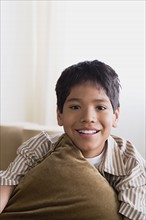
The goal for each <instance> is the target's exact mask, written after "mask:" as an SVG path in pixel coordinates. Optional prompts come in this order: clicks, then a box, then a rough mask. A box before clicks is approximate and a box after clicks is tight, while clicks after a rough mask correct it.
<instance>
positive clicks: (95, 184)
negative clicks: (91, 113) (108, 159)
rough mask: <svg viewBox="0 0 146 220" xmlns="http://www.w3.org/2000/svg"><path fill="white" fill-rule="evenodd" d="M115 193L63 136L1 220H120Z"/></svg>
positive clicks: (22, 184) (24, 182)
mask: <svg viewBox="0 0 146 220" xmlns="http://www.w3.org/2000/svg"><path fill="white" fill-rule="evenodd" d="M118 208H119V202H118V200H117V196H116V193H115V192H114V191H113V189H112V188H111V186H110V185H109V183H108V182H107V181H106V179H105V178H103V177H102V176H101V175H100V174H99V172H98V171H97V170H96V169H95V168H94V167H93V166H92V165H90V164H89V162H88V161H86V159H85V158H84V157H83V156H82V154H81V152H80V151H79V150H78V149H77V148H76V147H75V146H74V145H73V143H72V142H71V141H70V139H69V138H68V137H67V136H66V135H64V136H62V138H61V139H60V140H59V141H58V143H57V144H56V147H55V150H54V151H52V152H51V153H50V154H48V155H47V157H46V159H45V160H44V161H43V162H41V163H40V164H39V165H38V166H36V167H35V168H33V169H32V170H31V171H30V172H29V173H28V174H27V175H26V176H25V177H24V178H23V179H22V181H21V182H20V184H19V185H18V186H17V187H16V189H15V190H14V193H13V195H12V197H11V199H10V200H9V203H8V205H7V207H6V208H5V210H4V211H3V213H2V214H1V216H0V217H1V218H0V219H3V220H5V219H7V220H11V219H14V220H17V219H19V220H21V219H27V220H33V219H35V220H119V219H121V216H120V215H119V214H118Z"/></svg>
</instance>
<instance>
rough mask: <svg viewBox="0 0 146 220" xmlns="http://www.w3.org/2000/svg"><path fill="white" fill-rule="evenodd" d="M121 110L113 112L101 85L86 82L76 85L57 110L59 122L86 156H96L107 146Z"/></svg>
mask: <svg viewBox="0 0 146 220" xmlns="http://www.w3.org/2000/svg"><path fill="white" fill-rule="evenodd" d="M118 116H119V109H117V110H116V111H115V113H113V108H112V105H111V102H110V100H109V98H108V96H107V95H106V93H105V91H104V90H103V89H102V88H101V87H100V86H98V85H97V86H95V85H93V83H91V82H85V83H82V84H80V85H77V86H74V87H73V88H72V89H71V92H70V94H69V96H68V97H67V98H66V101H65V103H64V106H63V112H62V113H60V112H59V110H58V111H57V118H58V124H59V125H60V126H63V127H64V131H65V133H66V134H67V135H68V136H69V137H70V138H71V140H72V141H73V143H74V144H75V145H76V146H77V147H78V148H79V149H80V150H81V152H82V154H83V155H84V157H86V158H88V157H95V156H97V155H99V154H100V153H101V152H102V151H103V148H104V145H105V142H106V140H107V138H108V137H109V135H110V132H111V129H112V127H116V124H117V120H118Z"/></svg>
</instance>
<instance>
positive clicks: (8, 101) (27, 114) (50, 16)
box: [1, 1, 145, 156]
mask: <svg viewBox="0 0 146 220" xmlns="http://www.w3.org/2000/svg"><path fill="white" fill-rule="evenodd" d="M144 4H145V3H144V1H2V2H1V19H2V20H1V25H2V26H1V38H2V39H1V40H2V50H1V55H2V60H1V61H2V68H1V122H2V123H4V122H6V123H10V122H11V123H13V122H36V123H39V124H45V125H49V126H56V125H57V122H56V112H55V111H54V109H56V97H55V92H54V88H55V83H56V80H57V78H58V77H59V75H60V73H61V71H62V70H63V69H64V68H66V67H67V66H69V65H71V64H73V63H76V62H79V61H83V60H88V59H89V60H92V59H99V60H101V61H103V62H105V63H107V64H109V65H111V66H112V67H113V68H114V69H115V70H116V72H117V73H118V74H119V77H120V79H121V84H122V91H121V117H120V121H119V126H118V128H117V129H114V130H113V133H114V134H118V135H121V136H123V137H125V138H128V139H130V140H131V141H132V142H133V143H134V144H135V145H136V147H137V148H138V150H139V151H140V153H141V154H142V155H143V156H144V154H145V9H144Z"/></svg>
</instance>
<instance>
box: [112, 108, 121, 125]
mask: <svg viewBox="0 0 146 220" xmlns="http://www.w3.org/2000/svg"><path fill="white" fill-rule="evenodd" d="M119 114H120V108H119V107H118V108H117V109H116V111H115V112H114V118H113V128H116V127H117V125H118V121H119Z"/></svg>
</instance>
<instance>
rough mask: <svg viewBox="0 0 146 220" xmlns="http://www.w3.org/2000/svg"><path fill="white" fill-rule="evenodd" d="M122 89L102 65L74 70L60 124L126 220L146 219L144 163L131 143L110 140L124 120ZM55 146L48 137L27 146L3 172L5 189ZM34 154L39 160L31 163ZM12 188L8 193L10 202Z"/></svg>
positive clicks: (65, 84)
mask: <svg viewBox="0 0 146 220" xmlns="http://www.w3.org/2000/svg"><path fill="white" fill-rule="evenodd" d="M119 90H120V83H119V78H118V75H117V74H116V72H115V71H114V70H113V69H112V68H111V67H110V66H108V65H106V64H104V63H102V62H100V61H98V60H94V61H85V62H81V63H78V64H76V65H72V66H70V67H68V68H67V69H65V70H64V71H63V72H62V74H61V76H60V78H59V79H58V81H57V84H56V95H57V119H58V124H59V125H60V126H63V128H64V132H65V134H66V135H67V136H68V137H69V138H70V140H72V142H73V144H74V145H75V146H76V147H77V148H78V149H79V150H80V151H81V153H82V155H83V156H84V158H86V160H87V161H89V163H91V164H92V165H94V166H95V167H96V168H97V170H98V171H99V172H100V173H101V174H102V176H103V177H105V178H106V179H107V180H108V182H109V183H110V185H111V186H112V187H113V188H114V190H115V191H116V192H117V195H118V199H119V201H120V209H119V213H121V215H123V219H131V220H144V219H146V213H145V202H146V200H145V198H146V194H145V193H146V185H145V184H146V183H145V177H146V175H145V172H146V165H145V161H144V159H143V158H142V157H141V156H140V154H139V153H138V152H137V150H136V149H135V147H134V146H133V145H132V144H131V143H130V142H129V141H126V140H124V139H122V138H120V137H115V136H112V135H111V129H112V128H113V127H114V128H115V127H116V126H117V122H118V119H119V107H120V106H119ZM58 138H59V137H57V140H58ZM52 142H53V140H50V138H49V137H48V135H47V134H46V133H45V132H43V133H41V134H40V135H37V136H36V137H34V138H33V139H31V140H28V141H27V142H26V143H25V144H24V145H22V146H21V147H20V148H19V149H18V156H17V158H16V159H15V161H14V162H13V163H12V164H11V167H9V168H8V169H7V170H6V171H3V172H1V173H2V174H1V185H17V184H18V183H19V181H20V178H21V177H22V176H23V175H24V174H26V173H27V172H28V171H29V170H30V169H31V168H30V164H32V165H31V166H32V167H33V166H34V164H35V163H36V162H37V161H39V160H43V158H44V157H45V155H46V154H47V153H48V152H49V151H51V149H52V148H53V145H54V143H53V144H52ZM55 142H56V140H55ZM42 149H43V150H42ZM25 151H27V154H26V155H27V156H26V155H25V157H24V154H25ZM37 152H38V153H37ZM29 154H30V155H32V154H33V155H34V156H33V160H32V161H31V157H29ZM26 157H27V159H26ZM34 158H35V159H34ZM26 161H27V163H26ZM28 164H29V165H28ZM11 173H13V175H11ZM3 189H4V188H2V192H3ZM12 189H13V187H11V186H8V187H6V188H5V190H6V191H5V195H6V197H7V199H8V198H9V196H10V194H11V190H12ZM9 190H10V193H9ZM2 199H3V198H2ZM7 199H6V200H7ZM5 203H6V202H5Z"/></svg>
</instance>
